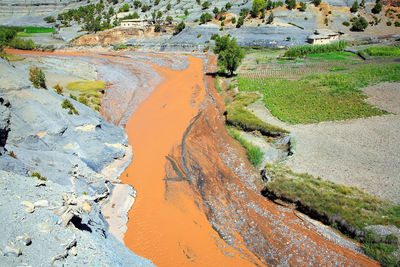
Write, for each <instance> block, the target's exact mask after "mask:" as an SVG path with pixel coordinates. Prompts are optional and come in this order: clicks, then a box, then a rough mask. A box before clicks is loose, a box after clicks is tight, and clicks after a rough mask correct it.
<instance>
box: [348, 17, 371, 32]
mask: <svg viewBox="0 0 400 267" xmlns="http://www.w3.org/2000/svg"><path fill="white" fill-rule="evenodd" d="M367 27H368V21H367V20H366V19H365V18H364V17H362V16H359V17H357V18H355V19H354V20H353V23H352V27H351V29H350V30H351V31H356V32H362V31H364V30H365V29H366V28H367Z"/></svg>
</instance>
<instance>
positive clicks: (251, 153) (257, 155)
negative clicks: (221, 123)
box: [227, 126, 264, 166]
mask: <svg viewBox="0 0 400 267" xmlns="http://www.w3.org/2000/svg"><path fill="white" fill-rule="evenodd" d="M227 129H228V133H229V134H230V135H231V136H232V137H233V138H235V139H236V140H238V141H239V143H240V144H241V145H242V146H243V147H244V148H246V151H247V157H248V158H249V160H250V162H251V164H253V166H257V165H259V164H260V163H261V161H262V158H263V156H264V153H263V152H262V151H261V149H260V148H259V147H257V146H254V145H252V144H251V143H250V142H248V141H247V140H246V139H244V138H243V137H241V136H240V133H239V132H238V131H237V130H236V129H235V128H234V127H229V126H228V128H227Z"/></svg>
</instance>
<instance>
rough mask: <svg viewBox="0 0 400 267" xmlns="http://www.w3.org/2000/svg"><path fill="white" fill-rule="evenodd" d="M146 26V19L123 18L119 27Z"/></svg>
mask: <svg viewBox="0 0 400 267" xmlns="http://www.w3.org/2000/svg"><path fill="white" fill-rule="evenodd" d="M146 26H148V21H147V20H142V19H125V20H122V21H121V27H123V28H144V27H146Z"/></svg>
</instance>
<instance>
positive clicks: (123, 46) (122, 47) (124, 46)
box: [114, 44, 128, 50]
mask: <svg viewBox="0 0 400 267" xmlns="http://www.w3.org/2000/svg"><path fill="white" fill-rule="evenodd" d="M127 48H128V46H127V45H126V44H117V45H116V46H114V50H121V49H127Z"/></svg>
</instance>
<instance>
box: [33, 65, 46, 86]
mask: <svg viewBox="0 0 400 267" xmlns="http://www.w3.org/2000/svg"><path fill="white" fill-rule="evenodd" d="M29 80H30V81H31V82H32V84H33V86H34V87H35V88H38V89H39V88H43V89H47V86H46V76H45V75H44V72H43V71H42V70H41V69H40V68H38V67H35V68H30V69H29Z"/></svg>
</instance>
